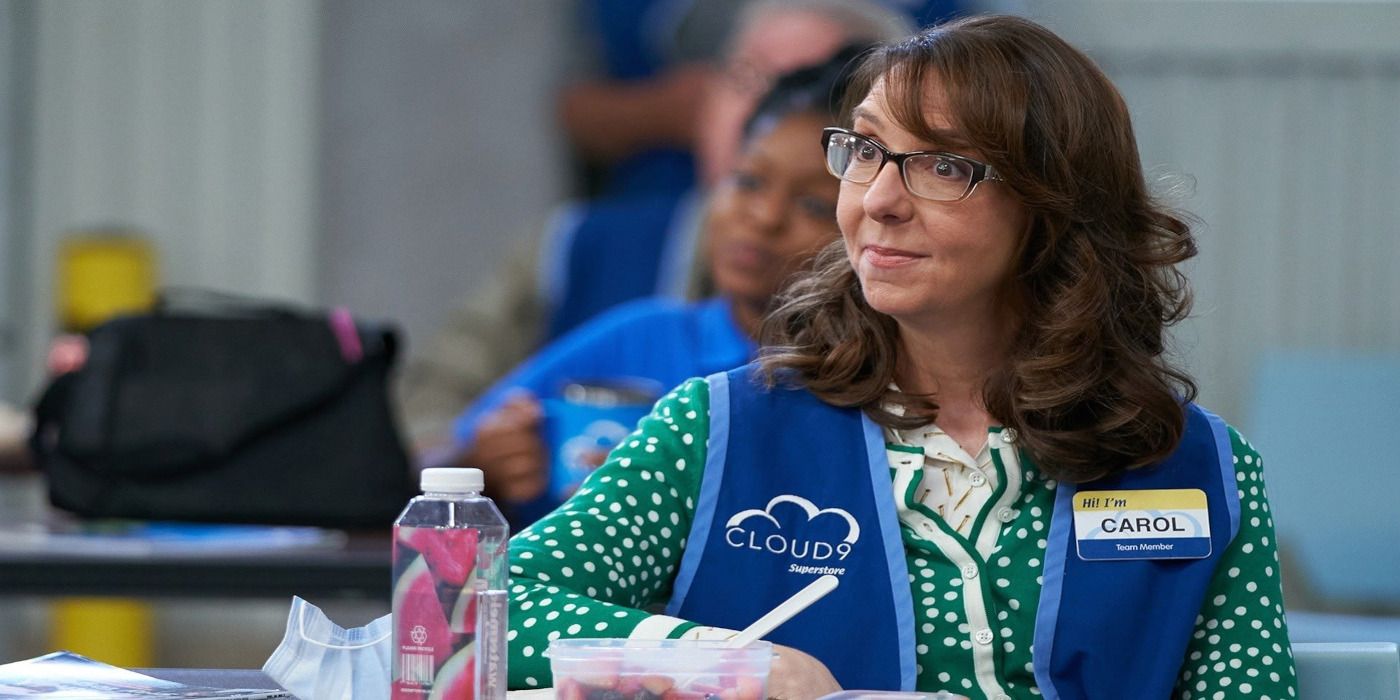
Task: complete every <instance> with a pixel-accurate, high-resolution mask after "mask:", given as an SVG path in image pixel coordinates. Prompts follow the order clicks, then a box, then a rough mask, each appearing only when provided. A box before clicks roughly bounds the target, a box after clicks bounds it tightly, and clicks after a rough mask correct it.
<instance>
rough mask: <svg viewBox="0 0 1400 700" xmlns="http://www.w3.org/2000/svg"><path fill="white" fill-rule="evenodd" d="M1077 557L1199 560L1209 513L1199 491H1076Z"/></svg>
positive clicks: (1205, 551)
mask: <svg viewBox="0 0 1400 700" xmlns="http://www.w3.org/2000/svg"><path fill="white" fill-rule="evenodd" d="M1074 538H1075V544H1076V545H1077V547H1078V550H1079V558H1080V559H1083V560H1086V561H1100V560H1112V559H1203V558H1205V557H1208V556H1210V515H1209V511H1208V510H1207V509H1206V494H1205V492H1204V491H1202V490H1200V489H1159V490H1153V491H1081V492H1079V493H1076V494H1075V495H1074Z"/></svg>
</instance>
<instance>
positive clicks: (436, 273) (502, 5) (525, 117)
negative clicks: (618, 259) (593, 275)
mask: <svg viewBox="0 0 1400 700" xmlns="http://www.w3.org/2000/svg"><path fill="white" fill-rule="evenodd" d="M571 7H572V4H571V3H565V2H559V1H550V2H546V1H545V0H530V1H528V2H517V1H516V0H482V1H474V2H447V1H438V0H432V1H427V2H413V3H384V2H378V1H376V0H349V1H344V2H331V3H326V4H325V5H324V6H323V13H322V23H321V27H322V35H321V46H322V50H321V66H322V82H321V95H322V101H321V121H320V124H321V159H320V163H319V168H320V170H319V172H320V191H321V201H320V211H321V216H322V220H321V223H322V238H321V242H320V251H321V253H320V255H319V263H318V265H317V269H316V272H317V275H318V285H317V291H318V296H319V297H320V298H321V299H322V300H324V301H325V302H327V303H332V304H345V305H347V306H349V307H350V308H351V309H353V310H354V311H355V312H356V313H359V314H368V315H372V316H380V317H392V318H394V319H397V320H398V321H399V322H400V323H401V324H402V325H403V326H404V327H405V328H406V329H407V330H408V335H409V339H410V346H411V347H412V345H413V344H414V343H413V340H414V339H415V338H417V339H420V341H421V339H422V338H423V336H425V335H426V334H427V333H429V332H430V330H431V329H432V328H433V326H434V325H435V324H436V322H437V321H439V320H440V319H441V317H442V316H443V315H444V313H445V312H446V310H447V309H448V307H449V306H450V305H451V304H452V303H453V302H456V301H460V300H461V299H462V298H464V297H465V296H466V295H467V294H468V293H470V292H472V291H473V290H474V289H477V288H479V287H480V286H481V285H482V284H485V283H487V282H489V281H490V275H491V271H492V269H493V267H494V264H495V262H496V261H497V260H498V259H500V257H501V256H502V255H505V254H506V253H507V252H508V251H509V250H510V249H511V248H512V246H514V245H516V244H518V243H519V239H520V238H521V237H524V236H535V235H538V234H539V231H540V229H541V227H542V226H543V225H544V224H545V220H546V215H547V214H548V210H549V208H550V206H551V204H552V203H553V202H556V201H557V200H558V198H559V197H560V195H561V193H562V192H563V188H564V186H565V184H566V183H565V178H566V177H567V175H568V160H567V158H568V155H567V151H566V150H564V148H563V146H562V144H561V141H560V139H559V138H558V136H557V135H556V132H555V129H554V122H553V115H554V111H553V95H554V87H555V76H556V75H557V73H558V71H559V63H560V61H561V60H562V59H564V58H565V57H564V56H563V55H562V53H563V52H562V50H561V49H560V46H561V45H562V44H563V37H564V33H565V23H566V21H567V20H568V11H567V10H568V8H571Z"/></svg>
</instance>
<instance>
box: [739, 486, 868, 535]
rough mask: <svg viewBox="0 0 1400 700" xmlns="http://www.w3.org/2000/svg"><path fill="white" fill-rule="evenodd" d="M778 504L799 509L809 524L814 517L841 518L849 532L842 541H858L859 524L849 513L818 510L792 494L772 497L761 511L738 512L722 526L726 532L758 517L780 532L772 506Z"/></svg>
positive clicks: (780, 526)
mask: <svg viewBox="0 0 1400 700" xmlns="http://www.w3.org/2000/svg"><path fill="white" fill-rule="evenodd" d="M779 503H791V504H793V505H795V506H797V507H798V508H801V509H802V511H803V512H804V513H806V514H807V520H808V521H809V522H810V521H812V520H814V519H816V517H817V516H819V515H835V516H837V517H839V518H842V519H843V520H845V521H846V525H847V526H849V530H848V531H847V534H846V536H845V537H844V538H842V541H843V542H845V543H847V544H855V541H856V540H858V539H860V524H858V523H857V522H856V519H855V518H854V517H852V516H851V514H850V513H848V512H846V511H844V510H842V509H840V508H818V507H817V506H816V504H815V503H812V502H811V501H809V500H807V499H805V498H803V497H801V496H793V495H792V494H783V495H780V496H774V497H773V500H771V501H769V502H768V505H767V506H765V507H764V508H763V509H762V510H759V509H757V508H752V509H749V510H742V511H739V512H738V513H735V514H734V516H733V517H731V518H730V519H729V522H727V523H725V524H724V527H725V529H726V530H727V529H729V528H731V527H736V526H737V525H739V524H740V523H742V522H744V521H745V520H748V519H749V518H754V517H758V518H763V519H764V520H767V521H768V522H770V523H772V524H773V527H776V528H778V529H780V530H781V529H782V525H780V524H779V523H778V519H777V518H775V517H773V506H776V505H778V504H779Z"/></svg>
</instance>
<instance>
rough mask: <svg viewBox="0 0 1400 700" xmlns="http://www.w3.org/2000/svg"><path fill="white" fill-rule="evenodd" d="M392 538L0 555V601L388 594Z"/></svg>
mask: <svg viewBox="0 0 1400 700" xmlns="http://www.w3.org/2000/svg"><path fill="white" fill-rule="evenodd" d="M390 541H391V540H390V536H389V533H388V532H387V531H386V532H367V533H353V534H351V535H350V537H349V539H348V541H347V542H346V544H345V546H344V547H338V548H312V549H305V550H286V551H277V552H270V553H266V554H244V553H240V554H220V555H211V556H203V555H199V556H181V557H173V556H172V557H167V556H159V557H152V558H147V559H130V558H115V557H104V556H72V555H63V554H58V553H47V552H4V553H0V595H11V596H13V595H40V596H121V597H134V598H165V597H173V598H289V597H291V596H293V595H299V596H301V597H303V598H313V597H314V598H318V599H319V598H324V597H342V598H368V599H377V600H383V601H386V602H387V601H388V600H389V596H390V588H389V584H390V581H389V577H390V568H389V567H390Z"/></svg>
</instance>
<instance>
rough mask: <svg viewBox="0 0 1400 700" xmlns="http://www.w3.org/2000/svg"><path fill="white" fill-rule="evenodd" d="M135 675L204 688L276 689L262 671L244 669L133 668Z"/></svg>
mask: <svg viewBox="0 0 1400 700" xmlns="http://www.w3.org/2000/svg"><path fill="white" fill-rule="evenodd" d="M132 670H133V671H135V672H137V673H142V674H145V675H147V676H152V677H155V678H159V679H161V680H164V681H172V682H175V683H183V684H185V685H197V686H202V687H205V688H254V689H276V690H281V689H282V686H280V685H277V684H276V683H274V682H273V681H272V679H271V678H268V677H267V674H265V673H263V672H262V671H257V670H254V669H244V668H135V669H132Z"/></svg>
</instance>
